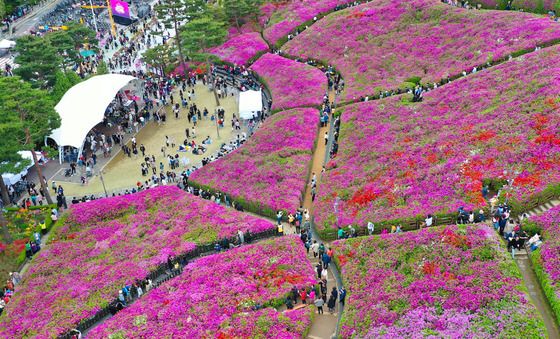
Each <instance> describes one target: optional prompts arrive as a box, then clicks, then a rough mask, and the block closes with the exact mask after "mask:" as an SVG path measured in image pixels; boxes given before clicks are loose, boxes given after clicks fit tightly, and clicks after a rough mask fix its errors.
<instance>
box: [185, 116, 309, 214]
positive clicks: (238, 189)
mask: <svg viewBox="0 0 560 339" xmlns="http://www.w3.org/2000/svg"><path fill="white" fill-rule="evenodd" d="M318 124H319V114H318V112H317V110H315V109H312V108H301V109H293V110H290V111H284V112H280V113H276V114H275V115H273V116H272V117H270V118H268V119H267V120H266V121H265V122H264V124H263V126H261V127H260V128H259V129H258V130H257V131H256V132H255V134H254V135H253V136H251V138H249V140H247V142H246V143H245V144H244V145H243V146H242V147H241V148H239V149H238V150H236V151H234V152H232V153H231V154H229V155H228V156H226V157H224V158H221V159H218V160H217V161H214V162H212V163H210V164H208V165H206V166H204V167H202V168H201V169H199V170H197V171H195V172H194V173H193V174H192V175H191V176H190V178H189V182H191V183H194V184H196V185H199V186H203V187H205V188H210V189H211V190H218V191H221V192H225V193H227V194H228V195H230V196H231V197H232V198H233V199H234V200H236V201H238V202H241V204H242V205H243V206H244V207H245V208H246V209H249V210H251V211H253V212H256V213H261V214H264V215H270V216H274V215H275V211H276V210H286V211H290V212H293V211H294V210H295V209H296V208H298V206H299V204H300V201H301V198H302V195H303V191H304V190H305V186H306V183H307V177H308V174H309V173H308V172H309V168H310V165H311V157H312V153H313V148H314V142H315V138H316V136H317V129H318Z"/></svg>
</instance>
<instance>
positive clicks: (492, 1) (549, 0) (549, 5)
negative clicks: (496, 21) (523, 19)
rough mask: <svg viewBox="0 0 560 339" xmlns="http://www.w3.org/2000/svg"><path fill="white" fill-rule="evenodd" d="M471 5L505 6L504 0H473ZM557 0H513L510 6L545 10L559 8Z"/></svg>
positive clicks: (502, 7) (532, 10)
mask: <svg viewBox="0 0 560 339" xmlns="http://www.w3.org/2000/svg"><path fill="white" fill-rule="evenodd" d="M470 4H471V5H474V4H481V5H482V6H483V7H484V8H490V9H492V8H500V9H504V8H505V2H502V1H499V0H475V1H471V2H470ZM558 6H560V2H559V1H558V0H513V1H512V7H513V8H516V9H524V10H527V11H530V12H535V11H536V12H546V11H551V10H555V9H557V8H559V7H558Z"/></svg>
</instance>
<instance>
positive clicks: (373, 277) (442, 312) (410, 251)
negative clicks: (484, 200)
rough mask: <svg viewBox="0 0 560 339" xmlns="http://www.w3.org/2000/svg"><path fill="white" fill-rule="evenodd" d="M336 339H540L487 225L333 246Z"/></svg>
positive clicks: (513, 270)
mask: <svg viewBox="0 0 560 339" xmlns="http://www.w3.org/2000/svg"><path fill="white" fill-rule="evenodd" d="M333 247H334V253H335V260H336V262H337V263H338V264H339V265H340V266H341V268H342V276H343V277H344V284H345V287H346V289H347V291H348V297H347V299H346V304H345V309H344V313H343V315H342V323H341V331H340V333H341V336H342V337H343V338H350V337H357V338H412V337H416V336H419V337H426V336H429V337H434V338H436V337H437V338H440V337H442V338H475V337H476V338H514V337H515V338H544V337H545V333H546V329H545V327H544V324H543V322H542V319H541V318H540V315H539V314H538V312H537V310H536V309H535V307H534V305H533V304H531V303H530V301H529V298H528V293H527V291H526V288H525V287H523V282H522V279H521V274H520V273H519V271H518V269H517V267H516V265H515V263H514V262H513V261H512V260H511V259H510V257H509V256H508V254H507V252H506V251H505V249H504V248H502V247H501V246H500V241H499V239H498V237H497V236H496V234H495V232H494V231H493V230H491V229H490V228H489V227H488V226H486V225H469V226H467V227H458V226H447V227H443V228H442V227H438V228H430V229H424V230H421V231H418V232H406V233H402V234H386V235H381V236H373V237H360V238H354V239H350V240H343V241H336V242H335V243H334V244H333Z"/></svg>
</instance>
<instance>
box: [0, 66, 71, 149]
mask: <svg viewBox="0 0 560 339" xmlns="http://www.w3.org/2000/svg"><path fill="white" fill-rule="evenodd" d="M0 111H1V112H2V114H0V125H4V124H5V125H9V126H11V128H8V129H6V131H7V132H8V133H9V134H7V135H3V136H2V138H0V149H5V148H6V149H13V148H14V147H15V146H14V145H17V148H19V149H17V150H16V151H21V150H30V149H35V146H36V145H38V144H41V143H42V142H43V139H44V138H45V137H46V136H48V135H50V134H51V132H52V130H53V129H55V128H58V127H59V126H60V117H59V116H58V113H57V112H56V111H55V110H54V103H53V101H52V99H51V96H50V95H49V93H48V92H47V91H44V90H41V89H36V88H33V87H32V86H31V85H30V84H29V83H28V82H25V81H22V80H21V78H19V77H17V76H15V77H1V78H0Z"/></svg>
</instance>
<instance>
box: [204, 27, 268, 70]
mask: <svg viewBox="0 0 560 339" xmlns="http://www.w3.org/2000/svg"><path fill="white" fill-rule="evenodd" d="M266 50H268V45H267V44H266V42H265V41H264V40H263V39H262V37H261V34H260V33H258V32H249V33H243V34H239V35H233V36H231V37H230V38H229V39H228V40H227V41H226V42H224V43H223V44H221V45H220V46H218V47H215V48H213V49H211V50H210V52H211V53H212V54H214V55H216V56H218V57H219V58H220V59H222V60H224V61H227V62H230V63H232V64H235V65H246V64H247V62H248V61H249V60H250V59H251V58H253V57H254V56H256V55H257V54H258V53H260V52H264V51H266Z"/></svg>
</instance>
